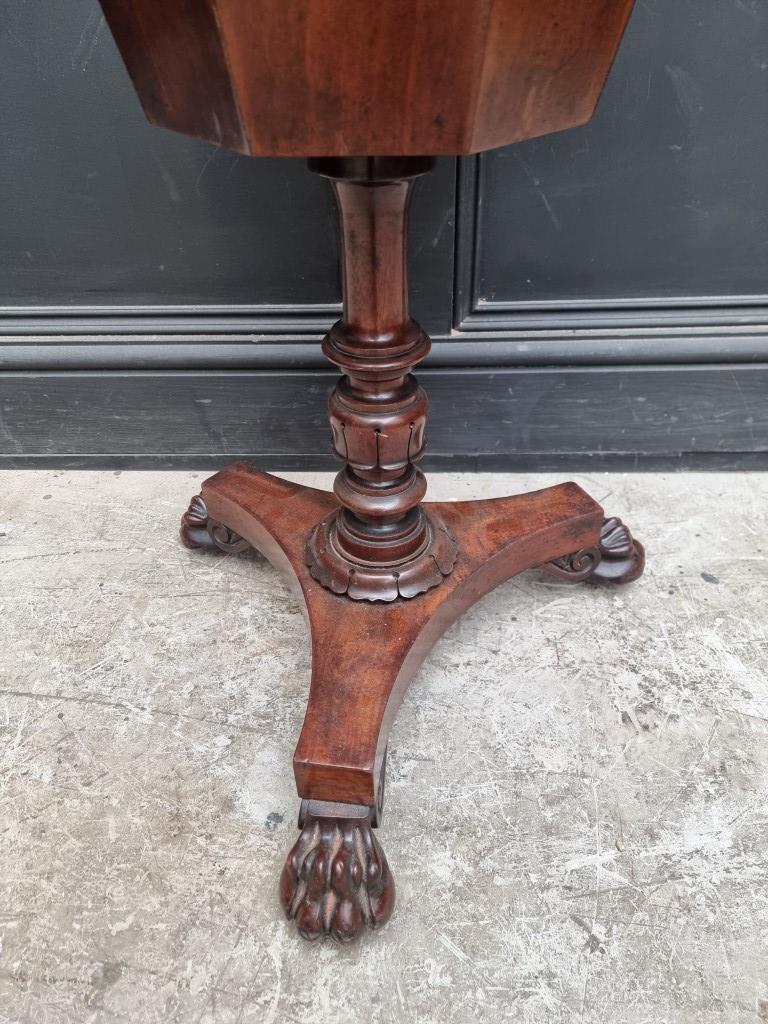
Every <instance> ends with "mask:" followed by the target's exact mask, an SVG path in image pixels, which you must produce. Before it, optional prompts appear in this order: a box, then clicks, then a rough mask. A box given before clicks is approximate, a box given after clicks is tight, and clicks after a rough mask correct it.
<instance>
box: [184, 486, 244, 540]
mask: <svg viewBox="0 0 768 1024" xmlns="http://www.w3.org/2000/svg"><path fill="white" fill-rule="evenodd" d="M179 535H180V536H181V543H182V544H184V546H185V547H188V548H192V549H196V548H207V549H209V550H210V551H225V552H231V553H233V554H237V552H239V551H245V550H246V549H247V548H249V547H250V546H251V545H250V544H249V543H248V541H247V540H243V538H242V537H240V536H239V535H238V534H236V533H235V532H234V530H230V529H229V527H228V526H225V525H224V524H223V523H219V522H217V521H216V520H215V519H211V518H210V516H209V515H208V508H207V507H206V504H205V502H204V501H203V497H202V495H201V494H196V495H195V496H194V498H193V499H192V501H190V503H189V508H188V509H187V511H186V512H185V513H184V515H183V516H182V517H181V529H180V530H179Z"/></svg>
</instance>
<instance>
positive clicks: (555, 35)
mask: <svg viewBox="0 0 768 1024" xmlns="http://www.w3.org/2000/svg"><path fill="white" fill-rule="evenodd" d="M101 2H102V7H103V9H104V13H105V14H106V16H107V20H108V21H109V24H110V26H111V28H112V31H113V33H114V35H115V39H116V41H117V44H118V46H119V47H120V50H121V52H122V54H123V58H124V60H125V63H126V66H127V67H128V70H129V72H130V74H131V77H132V78H133V83H134V85H135V87H136V91H137V92H138V94H139V97H140V99H141V101H142V104H143V106H144V109H145V112H146V113H147V116H148V117H149V119H150V120H151V121H152V122H153V123H155V124H162V125H165V126H166V127H168V128H174V129H176V130H177V131H183V132H186V133H188V134H191V135H197V136H199V137H201V138H204V139H208V140H210V141H213V142H216V143H218V144H220V145H223V146H227V147H229V148H231V149H236V150H238V151H240V152H243V153H249V154H251V155H253V156H357V155H360V154H369V155H414V154H421V153H429V154H434V155H439V154H458V153H470V152H476V151H479V150H483V149H489V148H491V147H494V146H500V145H505V144H507V143H511V142H516V141H518V140H520V139H526V138H531V137H533V136H536V135H544V134H546V133H547V132H552V131H558V130H560V129H563V128H568V127H571V126H573V125H577V124H582V123H583V122H585V121H587V120H588V119H589V118H590V117H591V116H592V113H593V111H594V108H595V105H596V103H597V99H598V97H599V94H600V90H601V88H602V85H603V82H604V81H605V78H606V75H607V73H608V70H609V68H610V66H611V62H612V60H613V57H614V54H615V52H616V49H617V47H618V44H619V41H620V39H621V35H622V33H623V31H624V27H625V25H626V22H627V19H628V17H629V14H630V12H631V10H632V5H633V0H581V2H580V3H578V4H574V3H572V2H571V0H474V2H473V3H471V4H470V3H467V2H466V0H387V3H372V2H357V3H355V2H352V0H292V2H291V3H285V2H284V0H164V2H163V4H158V3H157V2H156V0H101ZM180 53H183V54H184V59H183V60H180V59H178V58H179V54H180Z"/></svg>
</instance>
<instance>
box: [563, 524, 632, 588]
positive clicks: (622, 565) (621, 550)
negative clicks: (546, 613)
mask: <svg viewBox="0 0 768 1024" xmlns="http://www.w3.org/2000/svg"><path fill="white" fill-rule="evenodd" d="M543 568H544V569H545V570H546V571H547V572H548V573H550V574H551V575H552V576H557V577H558V578H559V579H563V580H567V581H568V582H570V583H580V582H582V581H584V582H589V583H632V582H634V581H635V580H636V579H639V578H640V576H642V575H643V570H644V569H645V549H644V548H643V545H642V544H641V543H640V541H637V540H635V539H634V537H633V536H632V534H631V533H630V532H629V529H628V528H627V527H626V526H625V525H624V523H623V522H622V521H621V520H620V519H616V518H613V519H606V520H605V522H604V523H603V526H602V529H601V531H600V543H599V545H598V546H597V547H595V548H582V549H581V550H580V551H575V552H574V553H573V554H571V555H566V556H564V557H563V558H556V559H555V560H554V561H553V562H548V563H547V564H546V565H545V566H543Z"/></svg>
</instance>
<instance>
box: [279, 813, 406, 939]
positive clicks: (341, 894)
mask: <svg viewBox="0 0 768 1024" xmlns="http://www.w3.org/2000/svg"><path fill="white" fill-rule="evenodd" d="M302 812H303V820H300V822H299V824H300V825H301V834H300V836H299V838H298V840H297V841H296V844H295V845H294V847H293V849H292V850H291V852H290V853H289V854H288V858H287V860H286V862H285V867H284V868H283V872H282V875H281V876H280V900H281V902H282V904H283V909H284V910H285V913H286V916H287V917H288V918H289V919H293V920H295V922H296V926H297V928H298V929H299V934H300V935H301V936H302V937H303V938H305V939H309V940H315V939H319V938H321V937H323V936H327V937H329V938H331V939H333V940H334V941H335V942H353V941H354V940H355V939H357V938H359V937H360V935H361V934H362V932H363V931H364V929H365V928H366V927H367V928H379V927H381V926H382V925H383V924H385V923H386V921H388V920H389V916H390V914H391V913H392V908H393V907H394V904H395V882H394V879H393V877H392V872H391V871H390V869H389V865H388V864H387V858H386V857H385V856H384V851H383V850H382V848H381V846H380V845H379V843H378V841H377V840H376V838H375V837H374V835H373V832H372V824H373V815H374V809H373V808H372V807H358V806H356V805H353V804H331V803H324V802H321V801H309V802H307V803H305V804H303V805H302Z"/></svg>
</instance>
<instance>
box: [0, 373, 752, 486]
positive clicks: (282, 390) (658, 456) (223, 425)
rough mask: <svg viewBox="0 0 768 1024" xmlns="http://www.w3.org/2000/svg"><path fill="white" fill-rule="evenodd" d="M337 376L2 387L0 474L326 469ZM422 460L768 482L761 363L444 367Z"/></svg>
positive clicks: (52, 376) (90, 379) (135, 378)
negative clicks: (750, 473) (685, 472)
mask: <svg viewBox="0 0 768 1024" xmlns="http://www.w3.org/2000/svg"><path fill="white" fill-rule="evenodd" d="M335 377H336V375H335V374H334V373H333V372H332V371H331V372H325V371H318V370H313V371H311V372H308V371H305V370H296V371H290V370H285V369H281V370H279V371H277V370H274V371H270V370H263V371H258V372H253V371H234V370H232V371H219V372H216V371H211V370H200V371H171V370H169V371H160V370H152V371H137V370H125V371H111V372H110V371H83V372H78V371H71V370H70V371H67V372H55V371H47V372H23V371H19V372H5V373H0V466H4V467H31V466H43V465H56V466H60V467H62V468H64V467H70V468H93V469H96V468H115V467H120V466H125V467H132V468H142V467H145V468H161V467H163V468H166V467H178V468H190V467H200V468H208V467H210V466H215V465H219V464H221V463H223V462H226V461H227V460H231V459H234V458H248V459H250V460H252V461H254V462H258V464H259V465H261V466H263V467H264V468H266V469H271V470H278V471H279V470H280V469H286V470H290V469H325V468H328V469H331V468H334V467H335V465H336V462H335V460H334V459H333V457H332V456H331V454H330V441H329V431H328V426H327V423H326V419H325V400H326V395H327V393H328V390H329V389H330V388H331V387H332V385H333V382H334V380H335ZM419 378H420V380H421V382H422V383H423V384H424V386H425V388H426V389H427V392H428V394H429V396H430V401H431V410H430V418H429V425H428V451H429V456H428V458H427V460H426V461H425V467H426V468H431V469H433V470H434V469H436V470H440V469H444V470H472V469H478V470H480V469H487V470H493V469H496V470H499V471H503V470H506V471H510V470H516V469H521V470H522V469H542V470H546V469H553V470H555V469H561V468H565V467H567V468H568V469H570V470H571V471H577V470H584V469H588V468H594V469H597V468H604V469H612V470H638V469H671V470H674V469H693V468H712V469H757V468H762V469H765V468H768V402H766V396H767V395H768V364H766V363H752V364H744V363H733V364H701V365H688V366H677V365H658V366H647V365H645V366H634V367H633V366H612V367H598V366H590V367H582V368H579V367H566V368H563V367H499V368H494V367H487V366H485V367H481V368H466V367H444V368H433V369H430V368H425V369H424V370H422V372H421V373H420V374H419Z"/></svg>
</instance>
